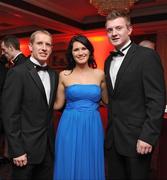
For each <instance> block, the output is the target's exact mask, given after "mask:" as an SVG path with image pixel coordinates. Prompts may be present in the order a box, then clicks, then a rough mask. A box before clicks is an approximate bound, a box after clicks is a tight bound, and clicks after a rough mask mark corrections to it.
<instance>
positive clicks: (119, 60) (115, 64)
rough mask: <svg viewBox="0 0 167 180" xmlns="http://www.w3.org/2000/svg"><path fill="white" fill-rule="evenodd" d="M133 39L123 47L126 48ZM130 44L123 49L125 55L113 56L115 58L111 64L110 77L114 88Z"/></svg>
mask: <svg viewBox="0 0 167 180" xmlns="http://www.w3.org/2000/svg"><path fill="white" fill-rule="evenodd" d="M130 43H131V41H130V40H129V41H128V42H127V43H126V44H125V45H124V46H123V47H122V48H121V49H120V51H121V50H122V49H124V48H125V47H126V46H127V45H128V44H130ZM129 48H130V46H129V47H128V48H127V49H125V50H124V51H123V53H124V56H114V57H113V60H112V61H111V64H110V77H111V82H112V86H113V88H114V87H115V81H116V78H117V74H118V71H119V68H120V67H121V64H122V62H123V60H124V57H125V56H126V54H127V52H128V50H129Z"/></svg>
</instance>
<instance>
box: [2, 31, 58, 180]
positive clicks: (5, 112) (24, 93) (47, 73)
mask: <svg viewBox="0 0 167 180" xmlns="http://www.w3.org/2000/svg"><path fill="white" fill-rule="evenodd" d="M29 49H30V51H31V56H30V58H29V59H27V60H26V62H25V63H23V64H21V65H19V66H16V67H14V68H11V69H10V70H9V71H8V74H7V77H6V81H5V85H4V89H3V94H2V117H3V123H4V127H5V132H6V135H7V139H8V144H9V155H10V157H11V158H12V159H13V173H12V178H13V179H17V180H19V179H24V180H28V179H40V180H42V179H43V180H46V179H47V180H51V179H52V175H53V160H54V158H53V154H54V129H53V119H52V113H53V103H54V99H55V93H56V89H57V83H58V75H57V73H55V72H54V71H53V70H51V69H50V68H48V66H47V64H46V63H47V60H48V58H49V56H50V54H51V51H52V37H51V35H50V33H49V32H47V31H45V30H38V31H35V32H34V33H33V34H32V35H31V37H30V44H29Z"/></svg>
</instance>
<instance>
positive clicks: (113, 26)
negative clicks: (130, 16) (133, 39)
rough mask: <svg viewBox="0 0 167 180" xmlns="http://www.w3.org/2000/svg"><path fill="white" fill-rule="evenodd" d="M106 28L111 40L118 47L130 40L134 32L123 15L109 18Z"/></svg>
mask: <svg viewBox="0 0 167 180" xmlns="http://www.w3.org/2000/svg"><path fill="white" fill-rule="evenodd" d="M106 30H107V35H108V38H109V40H110V42H111V43H112V44H113V46H115V47H116V48H118V49H120V48H121V47H123V46H124V45H125V44H126V43H127V42H128V40H129V39H130V35H131V33H132V27H131V26H130V25H128V22H127V20H126V19H125V18H123V17H119V18H116V19H113V20H108V21H107V22H106Z"/></svg>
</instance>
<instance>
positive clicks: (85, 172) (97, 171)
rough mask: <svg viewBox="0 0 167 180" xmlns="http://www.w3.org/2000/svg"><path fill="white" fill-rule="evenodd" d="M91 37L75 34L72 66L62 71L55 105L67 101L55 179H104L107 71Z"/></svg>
mask: <svg viewBox="0 0 167 180" xmlns="http://www.w3.org/2000/svg"><path fill="white" fill-rule="evenodd" d="M93 53H94V48H93V46H92V44H91V43H90V41H89V40H88V39H87V37H85V36H83V35H76V36H73V37H72V39H71V41H70V43H69V46H68V49H67V61H68V65H69V66H68V70H64V71H62V72H60V76H59V85H58V91H57V97H56V101H55V105H54V108H55V109H60V108H62V107H63V105H64V103H65V102H66V106H65V109H64V111H63V113H62V116H61V119H60V122H59V126H58V129H57V135H56V141H55V167H54V180H103V179H105V172H104V151H103V144H104V130H103V126H102V122H101V117H100V113H99V111H98V108H99V102H100V101H101V100H102V101H103V102H104V103H107V90H106V83H105V76H104V72H103V71H102V70H100V69H96V67H97V65H96V62H95V60H94V54H93Z"/></svg>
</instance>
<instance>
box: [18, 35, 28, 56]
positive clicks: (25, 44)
mask: <svg viewBox="0 0 167 180" xmlns="http://www.w3.org/2000/svg"><path fill="white" fill-rule="evenodd" d="M19 41H20V50H21V51H22V53H23V54H24V55H25V56H29V55H30V51H29V48H28V43H29V39H28V38H24V39H19Z"/></svg>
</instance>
